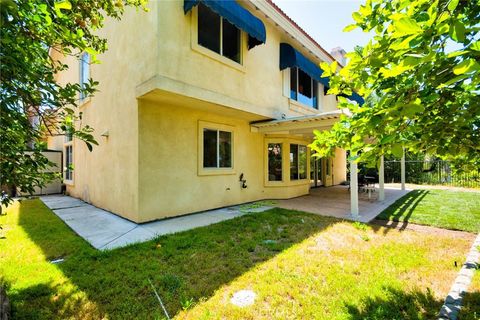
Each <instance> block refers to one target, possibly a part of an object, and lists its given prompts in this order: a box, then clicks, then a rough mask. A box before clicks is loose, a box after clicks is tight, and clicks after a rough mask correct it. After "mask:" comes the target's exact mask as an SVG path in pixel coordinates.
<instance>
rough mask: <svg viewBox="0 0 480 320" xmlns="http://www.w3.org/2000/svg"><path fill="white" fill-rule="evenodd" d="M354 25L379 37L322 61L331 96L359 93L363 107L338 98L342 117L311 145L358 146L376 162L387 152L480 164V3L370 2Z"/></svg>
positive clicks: (358, 152) (327, 148)
mask: <svg viewBox="0 0 480 320" xmlns="http://www.w3.org/2000/svg"><path fill="white" fill-rule="evenodd" d="M352 16H353V19H354V20H355V23H354V24H352V25H350V26H347V27H346V28H345V30H344V31H350V30H353V29H355V28H361V29H362V30H363V31H365V32H370V33H372V34H374V37H373V39H372V40H371V41H370V42H369V43H368V44H367V45H366V46H365V47H364V48H356V50H355V51H354V52H351V53H349V54H347V57H348V58H349V62H348V64H347V66H346V67H344V68H343V69H341V70H340V71H338V72H337V65H336V63H333V64H332V65H328V64H327V63H322V64H321V67H322V69H323V70H324V74H323V76H328V77H330V89H329V93H331V94H341V93H344V94H351V93H352V91H356V92H357V93H359V94H360V95H362V96H363V97H366V101H365V104H363V105H358V104H354V103H351V102H349V101H347V100H346V99H345V98H339V99H340V100H339V101H340V102H339V108H346V109H348V110H349V111H350V113H351V116H350V117H348V116H344V117H342V119H341V121H340V122H338V123H337V124H335V125H334V126H333V128H332V129H331V130H330V131H324V132H316V133H315V135H316V137H315V140H314V142H313V143H312V145H311V147H312V149H314V150H316V151H317V152H319V154H320V155H322V156H325V155H330V154H331V153H332V150H333V148H335V147H342V148H345V149H348V150H350V151H351V154H352V159H356V160H358V161H365V162H367V163H369V164H371V165H373V164H374V163H375V162H376V160H377V159H378V156H379V155H381V154H386V155H388V154H393V155H394V156H396V157H400V156H401V154H402V150H403V149H404V148H405V149H406V150H407V151H412V152H424V153H428V154H432V155H436V156H438V157H440V158H442V159H444V160H449V161H452V163H453V164H454V165H456V167H457V168H460V167H462V168H466V169H468V168H473V167H477V168H478V166H479V165H480V157H479V154H480V153H479V152H480V129H479V128H480V99H479V94H480V64H479V57H480V41H479V38H480V37H479V30H480V27H479V26H480V2H479V1H469V0H434V1H432V0H412V1H410V0H389V1H384V0H367V2H366V4H365V5H362V6H360V9H359V11H358V12H354V13H353V15H352Z"/></svg>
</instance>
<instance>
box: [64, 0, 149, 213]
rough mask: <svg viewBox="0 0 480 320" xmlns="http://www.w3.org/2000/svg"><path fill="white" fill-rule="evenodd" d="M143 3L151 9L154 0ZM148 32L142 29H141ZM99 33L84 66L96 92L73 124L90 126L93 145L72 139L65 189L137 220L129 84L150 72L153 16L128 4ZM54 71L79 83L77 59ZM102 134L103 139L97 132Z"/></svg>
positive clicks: (134, 122)
mask: <svg viewBox="0 0 480 320" xmlns="http://www.w3.org/2000/svg"><path fill="white" fill-rule="evenodd" d="M149 6H150V7H151V8H152V9H153V10H156V6H157V2H151V3H150V4H149ZM146 30H148V32H146ZM99 35H100V36H101V37H104V38H106V39H107V41H108V51H107V52H106V53H105V54H102V55H99V56H98V59H99V60H100V61H101V63H100V64H92V65H91V66H90V76H91V78H93V79H94V80H95V81H99V83H100V85H99V86H98V92H97V93H95V96H94V97H93V98H92V99H87V100H85V101H84V102H83V103H81V106H80V108H79V112H81V113H82V119H81V121H79V122H78V123H77V126H80V125H89V126H91V127H92V128H94V130H95V131H94V137H95V139H96V140H97V142H98V143H99V145H98V146H94V148H93V151H92V152H89V151H88V149H87V148H86V146H85V144H84V143H83V142H82V141H79V140H77V139H74V141H73V159H74V161H73V165H74V170H73V177H74V178H73V182H72V183H67V192H68V193H69V194H70V195H72V196H74V197H78V198H81V199H83V200H85V201H87V202H90V203H92V204H94V205H96V206H98V207H101V208H104V209H107V210H109V211H112V212H115V213H117V214H119V215H122V216H124V217H126V218H128V219H131V220H138V109H137V100H136V96H135V87H136V86H137V85H138V84H139V83H142V82H143V81H145V80H147V79H149V78H150V77H152V76H153V75H154V74H155V68H156V67H155V66H156V62H157V52H156V50H155V48H156V45H157V36H158V35H157V16H156V15H155V14H152V13H151V12H148V13H147V12H143V11H142V10H138V11H137V10H135V9H132V8H128V9H126V11H125V14H124V15H123V16H122V20H121V21H116V20H113V19H108V20H107V21H106V23H105V27H104V28H103V29H101V30H100V31H99ZM57 58H58V59H60V60H62V61H63V62H66V63H68V64H69V67H70V69H69V70H68V72H63V73H61V74H59V75H58V80H59V82H60V83H68V82H70V83H76V82H78V81H79V62H78V60H77V59H76V58H74V57H70V56H68V57H58V56H57ZM103 133H107V134H108V137H104V136H101V135H102V134H103Z"/></svg>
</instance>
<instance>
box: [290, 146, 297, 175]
mask: <svg viewBox="0 0 480 320" xmlns="http://www.w3.org/2000/svg"><path fill="white" fill-rule="evenodd" d="M290 180H298V144H291V145H290Z"/></svg>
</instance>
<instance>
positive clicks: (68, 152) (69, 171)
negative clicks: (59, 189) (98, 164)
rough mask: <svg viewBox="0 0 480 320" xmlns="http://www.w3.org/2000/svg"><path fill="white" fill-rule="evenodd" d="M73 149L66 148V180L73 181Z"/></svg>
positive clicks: (70, 147)
mask: <svg viewBox="0 0 480 320" xmlns="http://www.w3.org/2000/svg"><path fill="white" fill-rule="evenodd" d="M72 156H73V147H72V146H67V147H66V148H65V167H66V170H65V180H72V178H73V172H72V169H73V157H72Z"/></svg>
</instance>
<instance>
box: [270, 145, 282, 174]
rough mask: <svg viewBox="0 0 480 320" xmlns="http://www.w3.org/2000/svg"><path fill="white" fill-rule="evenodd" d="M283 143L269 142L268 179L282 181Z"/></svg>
mask: <svg viewBox="0 0 480 320" xmlns="http://www.w3.org/2000/svg"><path fill="white" fill-rule="evenodd" d="M282 179H283V176H282V144H280V143H269V144H268V181H282Z"/></svg>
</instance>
